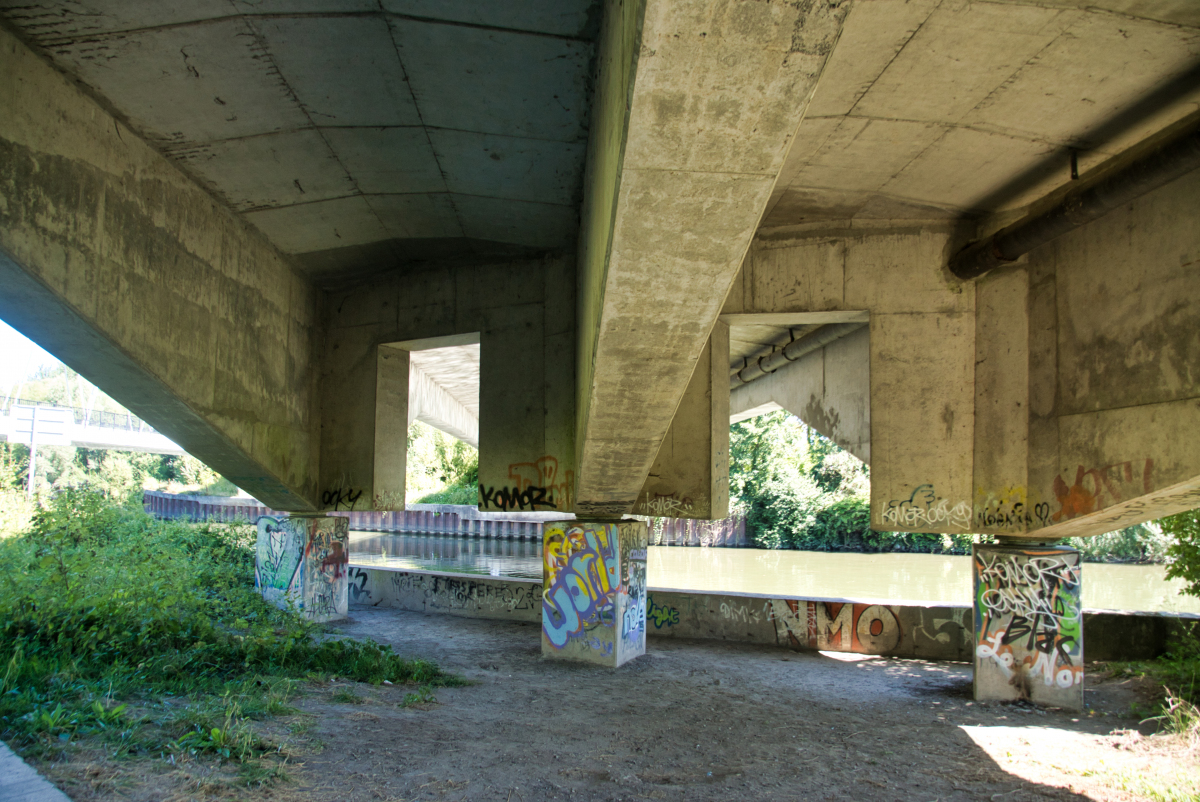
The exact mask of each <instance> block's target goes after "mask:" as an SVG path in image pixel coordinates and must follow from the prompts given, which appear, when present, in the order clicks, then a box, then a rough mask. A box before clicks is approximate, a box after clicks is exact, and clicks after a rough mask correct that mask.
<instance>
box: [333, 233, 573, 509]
mask: <svg viewBox="0 0 1200 802" xmlns="http://www.w3.org/2000/svg"><path fill="white" fill-rule="evenodd" d="M574 273H575V266H574V261H573V260H572V259H571V258H569V257H561V256H560V257H553V256H547V257H544V258H541V259H533V260H515V261H487V260H481V261H480V262H477V263H474V264H451V265H446V264H433V265H428V266H426V267H425V268H424V269H422V270H413V271H411V272H406V273H403V274H394V275H391V276H388V277H386V278H382V277H381V278H377V279H375V280H372V281H370V282H365V283H362V284H359V285H357V286H354V287H350V288H346V289H342V290H339V291H336V292H331V293H329V295H328V299H327V303H326V306H325V308H326V310H327V317H326V321H325V326H326V331H327V339H326V347H325V353H324V357H323V364H322V377H321V392H322V442H321V489H322V493H321V497H322V498H321V500H322V503H323V505H324V506H325V507H326V508H328V509H371V508H372V505H373V504H374V503H375V501H374V496H375V495H376V493H375V491H374V490H373V488H374V487H375V484H376V478H375V476H374V460H373V459H372V454H373V453H374V449H375V447H376V446H375V444H376V438H377V432H376V431H375V421H376V405H377V399H379V398H380V397H381V396H380V392H379V388H378V387H377V385H376V376H377V354H378V353H379V351H380V350H381V349H382V348H384V347H388V346H389V345H392V346H396V347H399V348H417V347H421V348H425V347H430V346H433V345H461V344H464V343H470V342H478V343H479V349H480V373H479V401H478V403H479V437H480V439H479V486H480V494H481V497H480V509H483V510H492V511H511V510H530V511H549V510H559V511H563V512H569V511H571V510H572V509H573V500H574V489H575V468H574V456H575V441H574V417H575V416H574V401H575V394H574V392H573V389H572V388H573V387H574V378H575V371H574V358H575V347H574V345H575V341H574V337H575V325H574V324H575V318H574V312H575V281H574V279H575V275H574ZM401 477H402V474H401V475H399V476H396V475H390V476H388V477H381V481H382V482H383V483H385V484H389V486H392V487H395V486H396V485H397V483H399V482H401V481H402V478H401ZM393 507H395V504H391V503H390V502H389V503H385V504H384V506H383V507H382V508H384V509H389V508H393Z"/></svg>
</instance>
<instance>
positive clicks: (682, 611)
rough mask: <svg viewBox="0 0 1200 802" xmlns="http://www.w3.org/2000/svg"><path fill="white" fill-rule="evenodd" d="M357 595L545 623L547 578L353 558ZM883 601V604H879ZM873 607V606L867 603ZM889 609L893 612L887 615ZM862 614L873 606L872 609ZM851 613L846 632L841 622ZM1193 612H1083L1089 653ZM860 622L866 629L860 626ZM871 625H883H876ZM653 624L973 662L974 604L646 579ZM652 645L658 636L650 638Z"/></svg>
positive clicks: (1128, 655) (795, 645)
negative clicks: (658, 583)
mask: <svg viewBox="0 0 1200 802" xmlns="http://www.w3.org/2000/svg"><path fill="white" fill-rule="evenodd" d="M349 575H350V602H351V604H368V605H372V606H379V607H394V608H397V609H401V610H410V611H413V612H424V613H437V614H440V615H453V616H460V617H464V618H484V619H495V620H498V621H523V622H526V623H531V624H538V625H539V626H540V625H541V622H542V592H543V586H542V583H540V582H532V581H529V580H521V579H507V578H504V577H485V576H473V575H465V574H459V575H445V574H437V573H434V572H428V571H404V570H397V569H392V568H379V567H376V566H366V565H360V566H354V565H352V566H350V569H349ZM872 608H880V609H872ZM868 611H870V612H868ZM883 611H886V612H887V613H888V614H889V615H890V617H889V615H885V614H884V612H883ZM864 616H866V617H865V618H864ZM847 617H848V618H849V619H850V626H849V627H848V628H847V629H846V630H845V633H847V634H846V638H848V639H849V640H845V639H844V638H843V630H842V629H841V624H842V623H844V622H845V618H847ZM1191 620H1192V619H1191V618H1188V617H1186V616H1171V615H1157V614H1151V613H1138V614H1125V613H1112V612H1104V613H1088V612H1084V614H1083V632H1084V637H1085V638H1086V639H1087V642H1088V654H1087V657H1088V659H1089V660H1093V661H1095V660H1148V659H1152V658H1154V657H1158V656H1159V655H1161V654H1162V653H1163V652H1164V651H1165V650H1166V648H1167V644H1168V643H1169V642H1170V639H1171V638H1172V636H1173V633H1174V632H1175V631H1176V628H1178V627H1179V626H1180V624H1181V623H1184V624H1186V623H1187V622H1189V621H1191ZM876 621H878V622H880V623H879V624H878V625H877V626H876V625H875V624H874V622H876ZM860 623H861V624H862V625H863V629H864V630H865V631H866V633H867V638H866V640H865V641H864V639H863V638H862V637H859V635H858V626H859V625H860ZM872 629H875V630H876V631H875V632H874V633H872ZM646 631H647V633H648V634H649V635H650V636H651V637H654V638H659V637H665V638H699V639H705V640H724V641H731V642H736V643H747V644H759V645H770V646H781V647H784V648H787V649H795V650H800V651H805V650H811V649H819V650H821V651H831V652H856V653H861V654H874V653H876V652H873V651H871V650H872V649H880V650H883V652H879V653H884V652H886V653H887V654H890V655H892V656H895V657H920V658H924V659H929V660H959V661H963V662H970V661H972V660H973V659H974V655H975V648H976V643H975V638H974V634H973V622H972V611H971V608H970V607H959V606H944V607H937V606H922V605H913V604H888V603H879V602H865V603H864V602H861V601H855V600H853V599H790V598H774V597H770V596H765V595H745V594H737V595H732V594H721V593H700V592H689V591H680V590H669V589H663V588H659V589H655V588H648V590H647V596H646ZM652 645H653V644H652Z"/></svg>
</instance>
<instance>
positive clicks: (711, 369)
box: [633, 321, 729, 520]
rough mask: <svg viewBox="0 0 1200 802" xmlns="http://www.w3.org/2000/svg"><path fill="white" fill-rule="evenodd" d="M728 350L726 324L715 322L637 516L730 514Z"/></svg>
mask: <svg viewBox="0 0 1200 802" xmlns="http://www.w3.org/2000/svg"><path fill="white" fill-rule="evenodd" d="M728 353H729V327H728V326H727V325H725V324H724V323H722V322H720V321H718V322H717V324H716V325H715V326H713V333H712V336H711V337H709V341H708V344H707V345H705V346H704V350H703V351H701V352H700V359H699V360H697V362H696V372H695V373H693V374H692V379H691V381H690V382H688V386H687V389H686V390H685V391H684V393H683V398H682V399H680V402H679V408H678V409H676V410H675V417H674V418H673V419H672V420H671V427H670V428H669V429H667V435H666V437H664V438H663V441H662V445H661V446H659V449H658V455H657V456H656V457H655V458H654V465H653V466H652V467H651V468H650V474H649V476H647V477H646V483H645V484H644V485H643V486H642V491H641V493H639V494H638V502H637V504H636V505H635V506H634V508H633V511H634V513H635V514H636V515H649V516H656V517H664V516H665V517H669V518H704V519H708V520H716V519H720V518H725V517H727V516H728V515H729V379H728V375H729V369H728V364H729V357H728Z"/></svg>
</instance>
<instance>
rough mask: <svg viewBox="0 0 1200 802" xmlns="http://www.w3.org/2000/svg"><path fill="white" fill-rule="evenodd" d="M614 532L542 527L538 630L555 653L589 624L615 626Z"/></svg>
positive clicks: (594, 528) (592, 526) (610, 529)
mask: <svg viewBox="0 0 1200 802" xmlns="http://www.w3.org/2000/svg"><path fill="white" fill-rule="evenodd" d="M614 530H615V527H612V526H609V525H606V524H590V525H582V526H581V525H563V524H555V525H552V526H549V527H548V528H547V529H546V532H545V535H544V541H543V547H542V569H543V577H544V582H545V588H546V589H545V592H544V593H543V595H542V631H543V632H545V634H546V638H547V640H549V642H550V643H551V645H553V646H554V647H555V648H556V649H561V648H563V647H564V646H566V644H567V641H568V640H570V639H571V638H573V637H579V636H581V635H583V633H584V631H585V628H586V627H588V626H594V625H597V624H602V625H606V626H610V627H612V626H615V625H616V620H615V618H616V593H617V589H618V586H619V585H620V573H619V566H618V564H617V559H616V553H615V552H616V550H615V546H616V544H615V543H614V540H613V535H614V534H616V532H615V531H614Z"/></svg>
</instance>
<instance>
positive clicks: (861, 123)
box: [763, 0, 1200, 228]
mask: <svg viewBox="0 0 1200 802" xmlns="http://www.w3.org/2000/svg"><path fill="white" fill-rule="evenodd" d="M1197 26H1200V18H1198V15H1197V14H1196V11H1195V7H1194V5H1193V4H1191V3H1188V2H1186V0H1174V1H1173V2H1164V3H1153V4H1149V3H1136V2H1110V3H1082V2H1081V3H1076V2H1054V3H1022V2H1008V0H1000V1H999V2H996V1H991V2H972V3H944V2H938V0H911V1H909V2H906V1H905V0H864V1H860V2H856V3H854V5H853V8H852V9H851V11H850V14H849V16H848V17H847V18H846V22H845V25H844V28H843V31H842V35H841V38H840V39H839V40H838V44H837V47H836V48H835V49H834V52H833V53H832V54H831V55H830V59H829V64H828V67H827V68H826V70H825V73H824V75H823V77H822V80H821V81H820V82H819V84H818V85H817V87H816V91H815V92H814V94H813V99H812V102H811V104H810V106H809V109H808V112H807V114H806V115H805V118H804V123H803V125H802V126H801V128H800V131H799V133H798V135H797V137H796V141H795V144H794V145H793V146H792V149H791V152H790V154H789V156H788V159H787V162H786V164H785V165H784V167H783V169H782V172H781V173H780V176H779V181H778V183H777V184H776V185H775V189H774V192H773V193H772V197H771V202H770V205H769V206H768V211H767V214H766V216H765V218H764V221H763V226H764V227H765V228H775V227H779V226H789V225H797V224H804V223H812V222H814V221H832V220H852V219H853V220H858V221H867V222H869V221H872V220H912V221H936V220H939V219H940V220H950V219H956V218H961V217H962V216H963V215H964V214H972V213H985V214H989V215H992V216H993V217H994V219H993V221H992V222H991V223H988V224H987V225H988V226H989V227H994V226H996V225H1000V224H1002V220H1003V219H1012V217H1013V216H1016V215H1018V214H1019V213H1020V211H1021V209H1022V208H1024V207H1025V206H1027V205H1028V204H1030V203H1031V202H1033V201H1035V200H1036V199H1037V198H1039V197H1041V196H1042V195H1044V194H1046V193H1048V192H1050V191H1052V190H1054V189H1055V188H1056V187H1059V186H1061V185H1063V184H1066V183H1069V182H1070V170H1069V169H1068V163H1069V154H1070V152H1071V151H1072V150H1074V151H1076V153H1077V159H1078V163H1079V167H1080V170H1081V171H1082V172H1083V173H1084V175H1085V176H1086V174H1087V172H1088V171H1089V170H1091V169H1092V168H1093V167H1095V166H1097V165H1099V164H1100V163H1102V162H1103V161H1105V160H1106V159H1108V158H1110V157H1112V156H1114V155H1116V154H1118V153H1120V152H1121V151H1123V150H1125V149H1126V148H1128V147H1130V146H1132V145H1134V144H1135V143H1137V142H1139V141H1141V140H1143V139H1145V138H1146V137H1148V136H1150V135H1151V134H1153V133H1154V132H1155V131H1157V130H1160V129H1161V128H1163V127H1165V126H1167V125H1169V124H1170V123H1171V122H1173V121H1175V120H1177V119H1180V118H1181V117H1183V116H1185V115H1187V114H1190V113H1191V112H1192V111H1194V109H1195V107H1196V106H1195V104H1196V101H1197V99H1200V88H1198V87H1197V86H1196V84H1195V82H1194V80H1193V81H1191V82H1190V83H1184V84H1182V85H1180V86H1179V87H1177V88H1175V89H1174V90H1173V91H1170V92H1166V93H1161V94H1160V95H1159V96H1156V97H1154V98H1153V100H1152V102H1151V103H1150V104H1149V105H1148V106H1147V107H1145V108H1142V109H1140V110H1139V111H1138V112H1137V113H1135V114H1132V115H1128V116H1125V115H1127V114H1128V112H1129V111H1130V110H1131V109H1134V108H1135V107H1137V105H1138V103H1139V102H1140V101H1142V100H1144V99H1149V98H1150V96H1151V95H1152V94H1154V93H1155V92H1158V91H1159V88H1160V87H1161V86H1162V85H1163V84H1164V83H1165V82H1168V81H1169V80H1170V79H1171V78H1172V77H1174V76H1177V75H1180V74H1182V73H1184V72H1185V71H1187V70H1189V69H1192V68H1194V66H1195V59H1196V55H1197V53H1196V49H1195V34H1196V28H1197ZM998 213H999V214H998Z"/></svg>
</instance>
